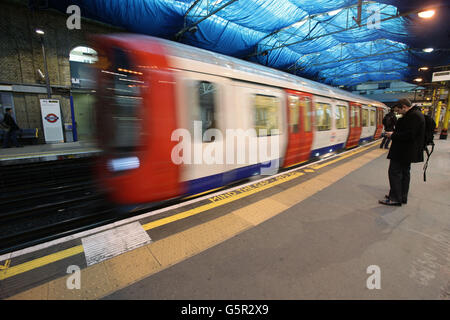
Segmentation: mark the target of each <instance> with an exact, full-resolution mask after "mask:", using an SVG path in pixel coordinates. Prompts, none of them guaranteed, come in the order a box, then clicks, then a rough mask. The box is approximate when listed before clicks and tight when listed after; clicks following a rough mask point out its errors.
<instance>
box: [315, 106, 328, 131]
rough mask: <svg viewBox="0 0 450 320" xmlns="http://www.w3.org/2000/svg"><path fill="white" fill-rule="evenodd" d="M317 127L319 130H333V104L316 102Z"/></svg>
mask: <svg viewBox="0 0 450 320" xmlns="http://www.w3.org/2000/svg"><path fill="white" fill-rule="evenodd" d="M316 128H317V130H318V131H326V130H331V106H330V105H329V104H328V103H322V102H318V103H316Z"/></svg>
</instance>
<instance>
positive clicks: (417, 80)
mask: <svg viewBox="0 0 450 320" xmlns="http://www.w3.org/2000/svg"><path fill="white" fill-rule="evenodd" d="M414 81H416V82H422V81H423V79H422V78H415V79H414Z"/></svg>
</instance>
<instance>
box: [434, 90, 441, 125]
mask: <svg viewBox="0 0 450 320" xmlns="http://www.w3.org/2000/svg"><path fill="white" fill-rule="evenodd" d="M437 91H438V92H437V100H438V101H439V102H438V104H437V107H436V110H435V113H434V122H436V130H435V131H434V132H435V133H437V131H438V128H439V119H440V117H441V108H442V101H440V98H441V94H442V89H440V90H437Z"/></svg>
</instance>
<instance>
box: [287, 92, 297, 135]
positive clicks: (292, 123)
mask: <svg viewBox="0 0 450 320" xmlns="http://www.w3.org/2000/svg"><path fill="white" fill-rule="evenodd" d="M288 102H289V128H290V129H291V133H297V132H299V130H300V128H299V117H300V98H299V97H297V96H289V97H288Z"/></svg>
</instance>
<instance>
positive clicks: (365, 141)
mask: <svg viewBox="0 0 450 320" xmlns="http://www.w3.org/2000/svg"><path fill="white" fill-rule="evenodd" d="M372 140H373V137H372V136H371V137H367V138H362V139H359V144H362V143H367V142H370V141H372Z"/></svg>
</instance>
